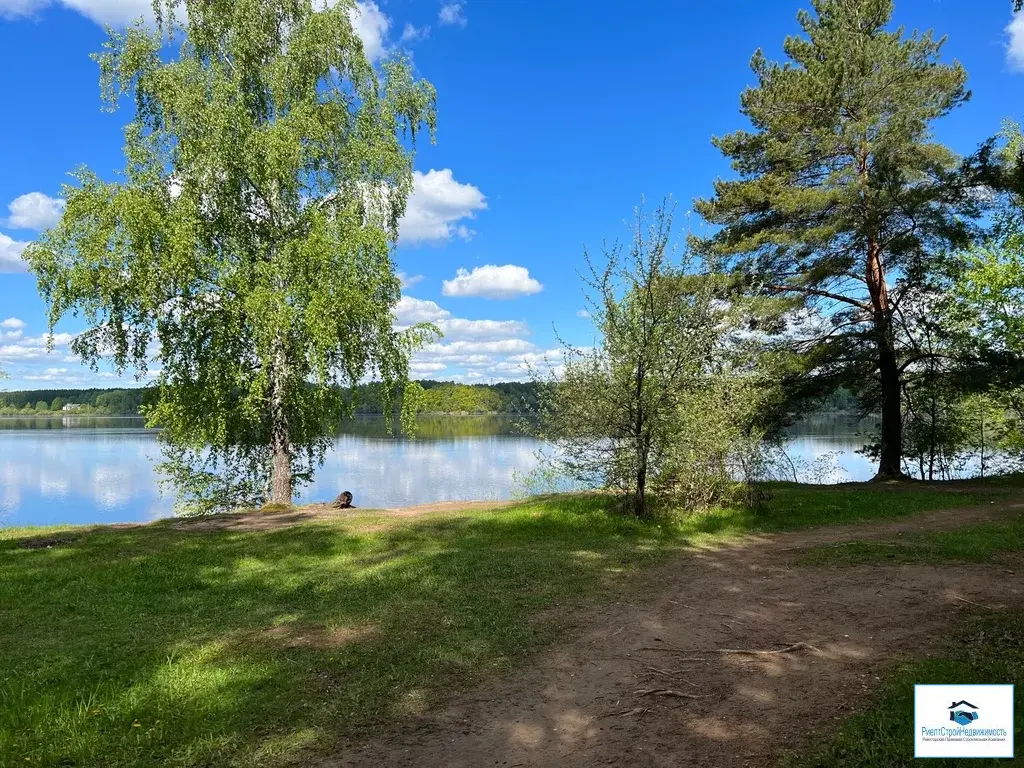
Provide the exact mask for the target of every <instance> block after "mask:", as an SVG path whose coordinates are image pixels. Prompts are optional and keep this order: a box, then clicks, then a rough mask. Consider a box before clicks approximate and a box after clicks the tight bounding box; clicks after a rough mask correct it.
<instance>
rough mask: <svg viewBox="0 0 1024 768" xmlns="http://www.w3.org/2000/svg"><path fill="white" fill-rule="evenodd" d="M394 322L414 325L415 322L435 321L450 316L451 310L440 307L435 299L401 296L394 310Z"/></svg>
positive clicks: (401, 324)
mask: <svg viewBox="0 0 1024 768" xmlns="http://www.w3.org/2000/svg"><path fill="white" fill-rule="evenodd" d="M392 312H393V314H394V316H395V323H396V324H397V325H399V326H408V325H415V324H416V323H436V322H438V321H440V320H444V319H445V318H448V317H451V314H452V313H451V312H449V311H448V310H447V309H441V307H440V306H438V304H437V302H436V301H429V300H427V299H416V298H413V297H412V296H403V297H402V298H401V299H400V300H399V302H398V304H397V305H395V308H394V310H392Z"/></svg>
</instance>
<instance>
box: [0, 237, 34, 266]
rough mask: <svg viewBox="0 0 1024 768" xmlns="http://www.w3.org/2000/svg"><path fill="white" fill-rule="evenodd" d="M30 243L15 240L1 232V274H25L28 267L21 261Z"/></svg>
mask: <svg viewBox="0 0 1024 768" xmlns="http://www.w3.org/2000/svg"><path fill="white" fill-rule="evenodd" d="M26 246H28V243H27V242H25V241H22V240H15V239H13V238H11V237H8V236H7V235H5V234H4V233H3V232H0V273H3V272H7V273H11V272H25V271H26V270H27V269H28V267H27V266H26V265H25V262H24V261H22V259H21V253H22V251H24V250H25V248H26Z"/></svg>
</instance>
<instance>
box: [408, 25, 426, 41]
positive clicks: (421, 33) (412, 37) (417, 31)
mask: <svg viewBox="0 0 1024 768" xmlns="http://www.w3.org/2000/svg"><path fill="white" fill-rule="evenodd" d="M429 36H430V27H416V26H413V25H412V24H406V25H405V29H403V30H402V42H403V43H412V42H415V41H416V40H424V39H426V38H427V37H429Z"/></svg>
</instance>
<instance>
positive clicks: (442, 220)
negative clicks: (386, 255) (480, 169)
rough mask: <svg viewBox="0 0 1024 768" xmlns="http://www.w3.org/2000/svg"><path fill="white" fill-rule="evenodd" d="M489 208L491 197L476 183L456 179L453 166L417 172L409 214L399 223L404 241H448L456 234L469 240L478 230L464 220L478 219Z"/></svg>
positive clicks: (401, 238) (401, 239) (408, 209)
mask: <svg viewBox="0 0 1024 768" xmlns="http://www.w3.org/2000/svg"><path fill="white" fill-rule="evenodd" d="M486 208H487V198H486V197H484V194H483V192H481V191H480V190H479V189H477V188H476V187H474V186H473V185H472V184H462V183H460V182H458V181H456V180H455V177H454V176H453V175H452V171H451V169H450V168H445V169H443V170H440V171H438V170H433V169H431V170H430V171H428V172H427V173H422V172H421V171H415V172H414V173H413V190H412V194H411V195H409V202H408V205H407V206H406V209H405V215H404V216H403V217H402V220H401V222H399V232H400V235H399V241H400V242H402V243H425V242H444V241H446V240H451V239H452V238H453V237H460V238H462V239H464V240H468V239H469V238H470V237H472V236H473V234H474V232H473V231H472V230H470V229H469V228H468V227H466V226H465V225H464V224H459V223H458V222H459V221H461V220H462V219H472V218H474V215H475V212H476V211H481V210H484V209H486Z"/></svg>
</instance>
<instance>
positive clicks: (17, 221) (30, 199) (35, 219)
mask: <svg viewBox="0 0 1024 768" xmlns="http://www.w3.org/2000/svg"><path fill="white" fill-rule="evenodd" d="M7 210H8V211H9V213H10V215H9V216H8V217H7V226H9V227H12V228H14V229H37V230H38V229H49V228H50V227H52V226H55V225H56V224H57V222H59V221H60V217H61V216H62V215H63V214H64V201H63V200H61V199H60V198H59V197H50V196H49V195H44V194H43V193H42V192H29V193H27V194H24V195H20V196H18V197H16V198H14V200H12V201H11V202H10V204H9V205H8V206H7Z"/></svg>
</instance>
